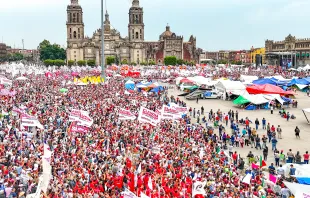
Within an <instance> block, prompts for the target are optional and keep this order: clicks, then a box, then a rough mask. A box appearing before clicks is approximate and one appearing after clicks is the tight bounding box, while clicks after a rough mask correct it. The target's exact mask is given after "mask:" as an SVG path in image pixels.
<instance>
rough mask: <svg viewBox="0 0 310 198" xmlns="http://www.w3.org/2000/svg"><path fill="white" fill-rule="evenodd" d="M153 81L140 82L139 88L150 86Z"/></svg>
mask: <svg viewBox="0 0 310 198" xmlns="http://www.w3.org/2000/svg"><path fill="white" fill-rule="evenodd" d="M151 84H152V82H140V83H138V84H137V85H136V87H137V88H146V87H148V86H149V85H151Z"/></svg>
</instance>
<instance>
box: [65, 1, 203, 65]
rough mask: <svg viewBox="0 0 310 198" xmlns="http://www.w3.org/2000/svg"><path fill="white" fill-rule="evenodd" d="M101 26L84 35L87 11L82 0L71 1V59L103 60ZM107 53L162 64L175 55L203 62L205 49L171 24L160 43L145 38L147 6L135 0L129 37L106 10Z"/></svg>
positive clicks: (130, 60) (128, 60) (124, 59)
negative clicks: (186, 38)
mask: <svg viewBox="0 0 310 198" xmlns="http://www.w3.org/2000/svg"><path fill="white" fill-rule="evenodd" d="M101 32H102V31H101V29H98V30H96V31H95V32H94V33H93V36H92V37H88V36H85V35H84V22H83V10H82V7H81V6H80V5H79V2H78V0H71V4H70V5H68V7H67V60H73V61H75V62H77V61H79V60H95V61H96V64H97V65H99V64H100V63H101ZM104 48H105V49H104V55H105V57H108V56H113V57H115V60H117V61H118V62H119V63H121V62H123V63H128V64H130V63H136V64H140V63H142V62H148V61H155V63H156V64H158V65H162V64H163V61H164V58H165V57H166V56H175V57H177V58H178V59H183V60H184V61H194V62H198V61H199V55H200V53H201V51H202V50H201V49H197V48H196V38H195V37H194V36H191V37H190V38H189V40H188V41H187V42H186V41H184V40H183V36H177V35H176V34H175V33H173V32H171V30H170V27H169V25H167V26H166V30H165V31H164V32H163V33H162V34H161V35H160V36H159V40H158V41H156V42H148V41H145V40H144V20H143V8H142V7H140V5H139V0H133V1H132V6H131V8H130V9H129V23H128V36H126V37H122V36H121V35H120V33H119V32H118V31H117V30H116V29H113V28H112V27H111V22H110V19H109V14H108V12H107V11H106V14H105V21H104Z"/></svg>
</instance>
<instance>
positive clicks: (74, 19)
mask: <svg viewBox="0 0 310 198" xmlns="http://www.w3.org/2000/svg"><path fill="white" fill-rule="evenodd" d="M75 22H76V16H75V13H73V23H75Z"/></svg>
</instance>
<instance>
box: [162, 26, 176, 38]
mask: <svg viewBox="0 0 310 198" xmlns="http://www.w3.org/2000/svg"><path fill="white" fill-rule="evenodd" d="M172 34H173V32H171V31H170V26H169V25H167V26H166V31H164V32H163V33H162V34H161V35H160V36H161V37H171V36H172Z"/></svg>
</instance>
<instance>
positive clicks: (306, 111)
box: [302, 108, 310, 124]
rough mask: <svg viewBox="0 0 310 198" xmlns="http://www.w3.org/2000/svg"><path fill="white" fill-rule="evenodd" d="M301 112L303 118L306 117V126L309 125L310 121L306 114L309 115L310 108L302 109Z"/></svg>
mask: <svg viewBox="0 0 310 198" xmlns="http://www.w3.org/2000/svg"><path fill="white" fill-rule="evenodd" d="M302 112H303V113H304V115H305V117H306V120H307V122H308V124H310V121H309V119H308V117H307V114H310V108H307V109H303V110H302Z"/></svg>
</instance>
